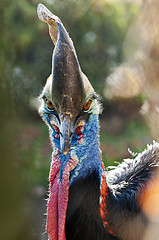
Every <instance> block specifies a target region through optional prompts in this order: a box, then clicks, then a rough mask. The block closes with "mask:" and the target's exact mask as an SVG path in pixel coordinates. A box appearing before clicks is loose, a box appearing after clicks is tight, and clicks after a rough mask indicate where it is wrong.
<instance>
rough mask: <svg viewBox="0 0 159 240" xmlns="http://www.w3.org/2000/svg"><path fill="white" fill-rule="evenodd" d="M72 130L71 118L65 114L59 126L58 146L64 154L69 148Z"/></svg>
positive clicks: (73, 128)
mask: <svg viewBox="0 0 159 240" xmlns="http://www.w3.org/2000/svg"><path fill="white" fill-rule="evenodd" d="M74 130H75V127H74V124H73V121H72V119H71V118H70V117H69V116H65V117H64V118H63V121H62V123H61V127H60V147H61V151H62V153H63V155H66V154H67V153H68V152H69V150H70V147H71V142H72V136H73V133H74Z"/></svg>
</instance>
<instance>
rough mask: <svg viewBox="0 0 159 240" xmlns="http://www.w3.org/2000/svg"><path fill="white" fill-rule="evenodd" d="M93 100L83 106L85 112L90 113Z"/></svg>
mask: <svg viewBox="0 0 159 240" xmlns="http://www.w3.org/2000/svg"><path fill="white" fill-rule="evenodd" d="M91 103H92V100H91V99H89V100H88V101H87V102H86V103H85V104H84V106H83V109H84V111H88V110H89V108H90V106H91Z"/></svg>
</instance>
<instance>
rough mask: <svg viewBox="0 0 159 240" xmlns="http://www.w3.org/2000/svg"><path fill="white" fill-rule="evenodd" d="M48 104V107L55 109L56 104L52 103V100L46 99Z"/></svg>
mask: <svg viewBox="0 0 159 240" xmlns="http://www.w3.org/2000/svg"><path fill="white" fill-rule="evenodd" d="M46 104H47V107H48V108H49V109H50V110H53V109H54V106H53V104H52V102H51V101H50V100H48V99H47V100H46Z"/></svg>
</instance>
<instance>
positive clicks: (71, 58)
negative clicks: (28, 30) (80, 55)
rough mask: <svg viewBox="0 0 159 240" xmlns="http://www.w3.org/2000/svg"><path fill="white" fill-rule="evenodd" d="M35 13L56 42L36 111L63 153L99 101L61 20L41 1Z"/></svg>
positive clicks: (98, 110) (71, 143)
mask: <svg viewBox="0 0 159 240" xmlns="http://www.w3.org/2000/svg"><path fill="white" fill-rule="evenodd" d="M38 16H39V18H40V20H42V21H44V22H46V23H47V24H48V26H49V34H50V37H51V39H52V41H53V43H54V45H55V48H54V50H53V55H52V74H51V75H50V76H49V78H48V79H47V82H46V85H45V87H44V89H43V92H42V94H41V99H42V104H41V107H40V109H39V112H40V114H41V115H42V117H43V119H44V120H45V122H46V123H47V124H48V125H49V127H50V129H52V136H53V140H55V142H56V144H59V146H58V148H59V149H60V151H61V152H62V153H63V155H66V154H67V153H68V152H69V150H70V148H71V146H73V145H75V144H76V143H77V142H78V140H79V138H80V136H81V135H82V131H84V126H85V124H86V123H87V122H88V121H89V117H90V114H99V112H100V105H99V104H98V101H97V98H98V97H97V95H96V94H95V92H94V89H93V87H92V86H91V84H90V82H89V80H88V79H87V77H86V76H85V75H84V73H83V72H82V71H81V68H80V65H79V62H78V59H77V55H76V51H75V48H74V46H73V43H72V41H71V39H70V37H69V35H68V33H67V31H66V29H65V27H64V26H63V24H62V22H61V20H60V19H59V18H58V17H56V16H55V15H53V14H52V13H51V12H50V11H49V10H48V9H47V8H46V7H45V6H44V5H42V4H39V6H38Z"/></svg>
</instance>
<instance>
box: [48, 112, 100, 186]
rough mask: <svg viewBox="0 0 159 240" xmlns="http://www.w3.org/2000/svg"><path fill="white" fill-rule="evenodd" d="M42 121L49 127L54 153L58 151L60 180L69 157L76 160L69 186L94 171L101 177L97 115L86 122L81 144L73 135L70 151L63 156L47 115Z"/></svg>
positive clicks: (77, 137)
mask: <svg viewBox="0 0 159 240" xmlns="http://www.w3.org/2000/svg"><path fill="white" fill-rule="evenodd" d="M44 119H45V121H46V122H47V124H48V125H49V130H50V136H51V141H52V142H53V146H54V151H56V150H58V155H59V158H60V160H61V169H60V179H61V178H62V173H63V169H64V166H65V164H66V162H67V161H69V159H70V155H71V157H74V156H75V157H77V158H78V161H79V162H78V164H77V166H76V167H75V169H73V170H72V171H71V172H70V183H69V184H70V185H71V184H72V183H73V182H74V180H76V179H78V178H80V177H83V178H85V177H86V176H87V175H88V174H90V173H91V172H93V171H94V170H96V171H98V172H99V175H100V176H101V174H102V172H103V170H102V167H101V157H100V155H101V152H100V148H99V138H98V132H99V127H98V125H99V123H98V115H96V114H93V113H91V114H90V117H89V120H88V122H87V123H86V124H85V126H84V128H83V130H82V134H83V135H84V137H83V138H82V140H81V143H79V142H78V140H79V138H80V137H79V136H78V135H77V134H76V133H74V135H73V138H72V143H71V149H70V151H69V153H68V154H66V155H65V156H64V155H63V154H62V152H61V149H60V139H59V138H55V136H56V134H57V132H56V131H55V129H54V128H53V127H52V125H51V124H50V121H49V118H48V115H47V114H44Z"/></svg>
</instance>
